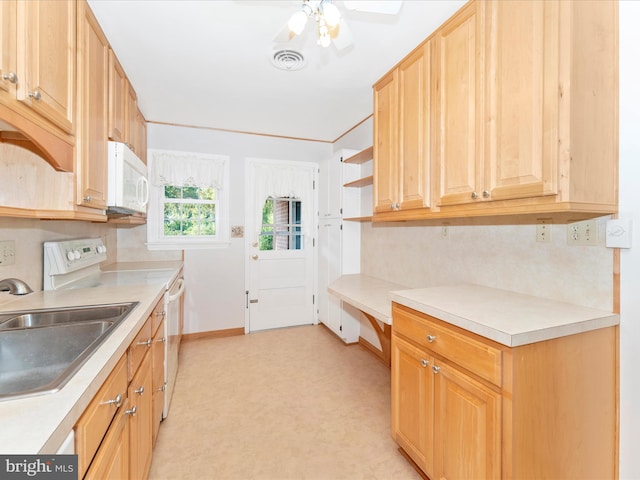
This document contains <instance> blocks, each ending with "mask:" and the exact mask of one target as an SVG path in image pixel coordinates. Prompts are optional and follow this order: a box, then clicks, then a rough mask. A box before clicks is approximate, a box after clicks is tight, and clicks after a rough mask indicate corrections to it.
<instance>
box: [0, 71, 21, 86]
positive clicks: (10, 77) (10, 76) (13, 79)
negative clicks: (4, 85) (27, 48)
mask: <svg viewBox="0 0 640 480" xmlns="http://www.w3.org/2000/svg"><path fill="white" fill-rule="evenodd" d="M2 79H3V80H6V81H7V82H9V83H13V84H15V83H18V76H17V75H16V74H15V72H9V73H3V74H2Z"/></svg>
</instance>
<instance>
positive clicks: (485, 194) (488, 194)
mask: <svg viewBox="0 0 640 480" xmlns="http://www.w3.org/2000/svg"><path fill="white" fill-rule="evenodd" d="M490 196H491V194H490V193H489V191H488V190H483V191H482V197H483V198H489V197H490Z"/></svg>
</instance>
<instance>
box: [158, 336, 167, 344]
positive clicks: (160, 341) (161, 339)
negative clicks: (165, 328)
mask: <svg viewBox="0 0 640 480" xmlns="http://www.w3.org/2000/svg"><path fill="white" fill-rule="evenodd" d="M158 343H167V339H166V338H165V337H162V338H159V339H158Z"/></svg>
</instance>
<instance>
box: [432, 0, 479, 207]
mask: <svg viewBox="0 0 640 480" xmlns="http://www.w3.org/2000/svg"><path fill="white" fill-rule="evenodd" d="M484 28H485V22H484V9H483V3H481V2H472V3H469V4H467V5H466V6H465V7H463V8H462V9H461V10H459V11H458V13H457V14H456V15H455V16H454V17H452V18H451V19H450V20H449V21H448V22H447V23H446V24H445V25H444V26H443V27H442V28H441V29H440V30H438V32H437V33H436V35H435V37H434V44H435V55H434V64H435V69H434V73H435V79H434V82H435V97H436V100H435V104H436V108H435V122H436V125H437V128H436V131H437V136H436V145H437V147H436V151H437V158H438V165H439V178H438V180H439V182H438V184H439V188H438V192H439V205H448V204H455V203H463V202H468V201H471V200H472V198H474V197H476V196H478V195H480V196H482V191H483V188H482V185H483V181H484V179H483V155H482V148H483V137H482V135H483V128H482V127H483V123H482V122H483V118H484V116H483V103H482V101H483V86H484V84H483V68H484V41H485V31H484ZM487 194H488V193H487ZM487 194H485V195H487ZM474 199H475V198H474Z"/></svg>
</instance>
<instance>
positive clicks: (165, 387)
mask: <svg viewBox="0 0 640 480" xmlns="http://www.w3.org/2000/svg"><path fill="white" fill-rule="evenodd" d="M166 389H167V384H166V383H165V384H164V385H162V386H161V387H158V390H157V391H158V392H164V391H165V390H166Z"/></svg>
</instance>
